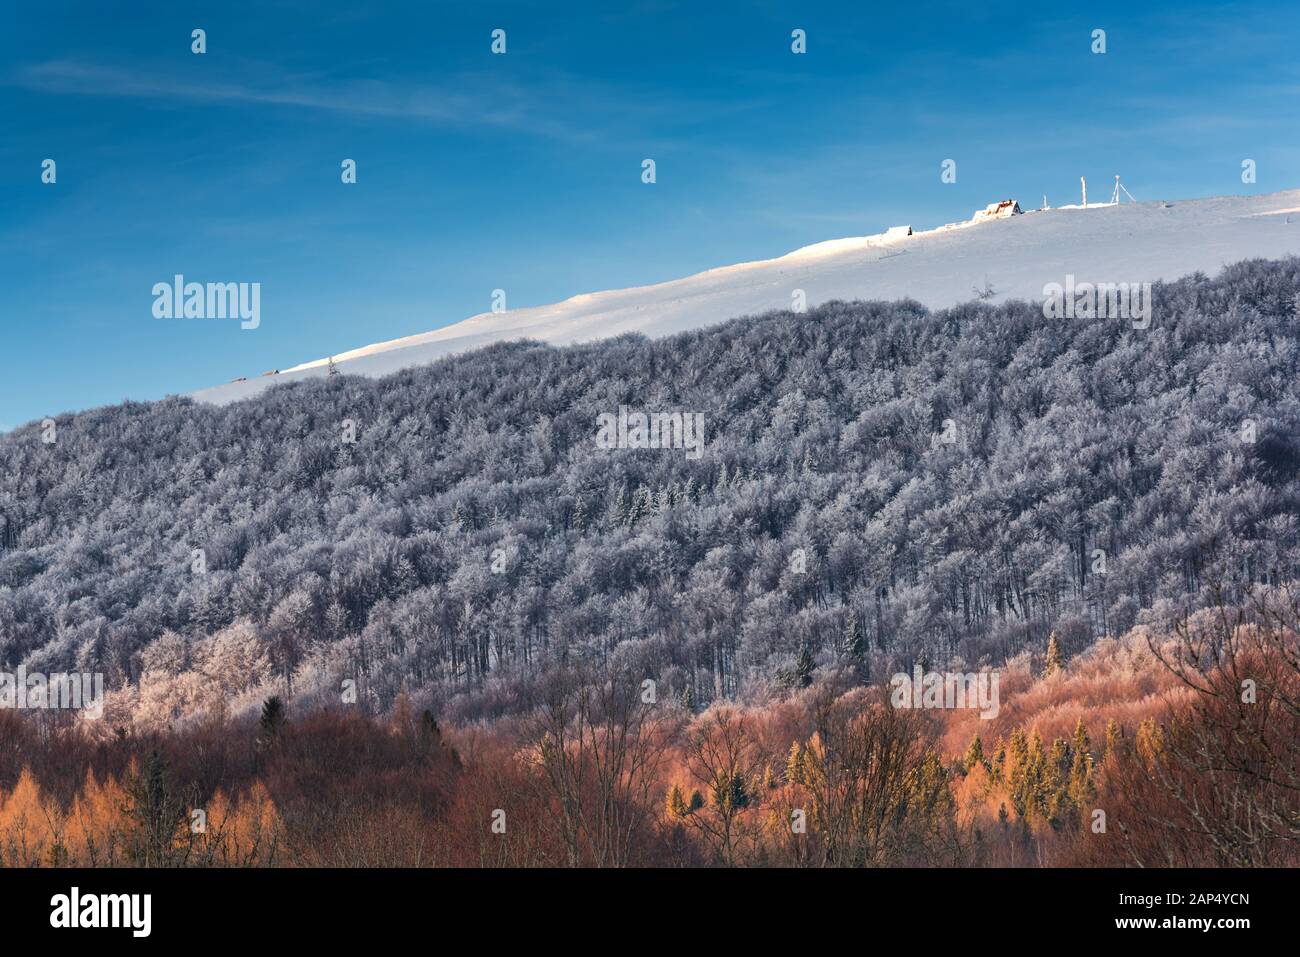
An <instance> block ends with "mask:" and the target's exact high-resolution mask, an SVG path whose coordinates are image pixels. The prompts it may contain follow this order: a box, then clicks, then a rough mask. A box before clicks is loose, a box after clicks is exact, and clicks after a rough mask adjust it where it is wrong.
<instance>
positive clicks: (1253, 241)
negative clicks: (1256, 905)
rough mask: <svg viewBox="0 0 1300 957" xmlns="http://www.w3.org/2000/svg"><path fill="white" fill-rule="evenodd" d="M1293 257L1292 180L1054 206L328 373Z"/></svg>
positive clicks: (478, 321) (1298, 231)
mask: <svg viewBox="0 0 1300 957" xmlns="http://www.w3.org/2000/svg"><path fill="white" fill-rule="evenodd" d="M1285 255H1300V190H1289V191H1287V192H1281V193H1273V194H1271V195H1267V196H1250V197H1241V196H1230V197H1217V198H1213V199H1198V200H1188V201H1182V202H1174V203H1163V202H1153V203H1139V204H1133V205H1122V206H1096V207H1089V208H1088V209H1079V208H1068V207H1066V208H1061V209H1055V210H1047V211H1043V212H1031V213H1026V214H1025V215H1023V216H1016V217H1013V218H1011V219H1003V220H995V221H991V222H983V223H978V224H976V223H963V224H959V225H957V226H955V227H942V228H939V229H934V230H929V231H925V232H918V233H915V234H914V235H912V236H908V237H902V238H891V239H888V240H886V239H885V238H884V236H883V234H882V235H879V236H865V237H859V238H853V239H837V240H831V241H830V242H824V243H817V244H816V245H813V246H806V247H804V248H803V249H798V250H795V251H794V252H792V253H789V254H788V255H785V256H782V257H780V258H778V259H768V260H763V261H760V262H751V263H739V264H737V265H734V266H723V267H721V268H719V269H710V270H708V271H707V272H702V273H699V274H697V275H694V276H688V277H687V278H685V279H678V280H674V281H672V282H665V283H658V284H656V285H653V286H639V287H636V288H632V289H615V290H609V291H607V292H596V293H589V294H586V295H581V296H574V297H573V298H571V299H566V300H564V301H563V302H559V303H555V304H553V305H548V306H537V307H532V308H527V309H515V310H510V311H508V312H503V313H499V314H494V313H490V312H489V313H483V314H481V315H477V316H473V317H471V318H469V319H466V320H464V321H463V322H458V323H456V324H454V325H451V326H447V327H445V328H442V329H437V330H435V331H433V332H426V333H423V334H421V335H415V336H409V337H407V338H405V339H394V340H392V341H389V342H382V343H377V344H375V345H371V346H365V347H363V348H360V349H355V350H353V351H351V352H347V353H343V354H342V355H336V356H335V357H334V361H335V363H336V364H337V366H338V368H339V371H340V372H346V373H353V374H361V375H368V376H381V375H386V374H388V373H390V372H395V371H396V370H398V369H402V368H406V367H408V366H412V365H419V364H422V363H426V362H429V361H431V360H433V359H436V358H439V357H441V356H445V355H449V354H451V353H455V352H463V351H465V350H467V349H472V348H475V347H477V346H482V345H486V344H488V343H492V342H499V341H502V340H510V339H521V338H528V339H536V340H540V341H543V342H549V343H553V344H556V345H563V344H566V343H573V342H584V341H588V340H592V339H601V338H605V337H608V336H616V335H620V334H622V333H625V332H641V333H644V334H645V335H648V336H660V335H666V334H669V333H674V332H680V331H681V330H683V329H694V328H699V327H701V326H707V325H711V324H713V323H717V322H723V321H725V320H727V319H731V318H734V317H736V316H743V315H747V314H753V313H761V312H767V311H769V310H772V309H789V308H790V305H791V294H792V292H793V290H795V289H802V290H804V292H805V295H806V297H807V303H808V305H809V306H814V305H816V304H818V303H821V302H825V301H827V300H830V299H898V298H902V297H911V298H913V299H916V300H919V301H920V302H922V303H925V304H926V305H928V306H931V307H936V308H938V307H944V306H950V305H953V304H955V303H958V302H962V301H965V300H968V299H971V298H973V290H974V289H975V288H977V287H978V288H984V286H985V284H986V282H987V283H989V284H991V285H992V286H993V288H994V289H995V290H996V292H997V296H996V298H997V299H1004V298H1017V299H1041V298H1042V293H1043V285H1044V283H1048V282H1060V283H1064V281H1065V276H1066V274H1067V273H1071V274H1073V275H1074V276H1075V278H1076V279H1077V280H1079V281H1105V282H1142V281H1150V280H1156V279H1174V278H1177V277H1179V276H1183V275H1186V274H1187V273H1191V272H1195V271H1198V270H1200V271H1203V272H1206V273H1210V274H1213V273H1214V272H1216V271H1217V270H1218V269H1219V267H1221V266H1223V265H1225V264H1227V263H1230V262H1236V261H1238V260H1241V259H1248V258H1253V257H1266V258H1277V257H1280V256H1285ZM326 361H327V360H325V359H319V360H316V361H314V362H307V363H304V364H302V365H299V366H295V367H293V368H292V369H287V370H284V371H283V372H281V374H280V375H278V376H265V377H257V378H251V379H249V380H248V381H246V382H233V383H229V384H227V385H221V386H217V387H215V388H211V389H204V390H201V391H199V392H196V393H194V394H193V395H194V398H196V399H199V400H201V401H206V402H216V403H225V402H231V401H235V400H237V399H243V398H248V397H249V396H252V395H256V394H257V393H258V392H260V391H262V390H263V389H266V388H268V387H270V386H272V385H275V384H278V383H282V382H286V381H292V380H294V379H299V378H303V377H308V376H320V375H325V374H326V371H327V365H326Z"/></svg>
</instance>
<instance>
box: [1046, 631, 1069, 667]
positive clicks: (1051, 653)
mask: <svg viewBox="0 0 1300 957" xmlns="http://www.w3.org/2000/svg"><path fill="white" fill-rule="evenodd" d="M1064 664H1065V659H1064V658H1063V657H1062V655H1061V643H1060V642H1059V641H1057V640H1056V632H1052V633H1051V634H1050V635H1048V636H1047V665H1046V667H1044V668H1043V677H1044V678H1048V677H1051V676H1052V675H1054V674H1056V673H1057V672H1058V671H1060V670H1061V667H1062V666H1063V665H1064Z"/></svg>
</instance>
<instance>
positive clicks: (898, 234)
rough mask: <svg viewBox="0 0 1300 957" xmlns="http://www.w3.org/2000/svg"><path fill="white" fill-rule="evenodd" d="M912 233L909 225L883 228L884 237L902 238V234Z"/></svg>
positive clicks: (908, 234)
mask: <svg viewBox="0 0 1300 957" xmlns="http://www.w3.org/2000/svg"><path fill="white" fill-rule="evenodd" d="M910 235H912V227H911V226H890V227H889V228H888V229H886V230H885V238H886V239H902V238H903V237H904V236H910Z"/></svg>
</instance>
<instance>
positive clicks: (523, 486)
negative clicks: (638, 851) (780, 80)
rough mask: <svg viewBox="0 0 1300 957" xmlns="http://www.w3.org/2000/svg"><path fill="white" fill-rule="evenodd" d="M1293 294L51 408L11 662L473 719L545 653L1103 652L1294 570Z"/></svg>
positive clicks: (472, 363) (15, 525) (718, 336)
mask: <svg viewBox="0 0 1300 957" xmlns="http://www.w3.org/2000/svg"><path fill="white" fill-rule="evenodd" d="M1298 292H1300V260H1294V259H1292V260H1286V261H1282V262H1274V263H1268V262H1262V261H1252V262H1246V263H1241V264H1238V265H1235V266H1233V267H1230V268H1228V269H1227V270H1225V271H1224V272H1223V274H1222V275H1220V276H1218V277H1216V278H1208V277H1205V276H1203V275H1195V276H1190V277H1187V278H1185V279H1182V280H1180V281H1177V282H1173V283H1166V284H1158V285H1157V286H1156V287H1155V290H1154V319H1153V322H1152V324H1151V327H1150V328H1148V329H1134V328H1132V327H1131V325H1130V324H1129V323H1127V322H1123V321H1119V320H1072V321H1065V320H1047V319H1045V318H1044V317H1043V311H1042V308H1041V304H1039V303H1026V302H1011V303H1005V304H988V303H970V304H967V305H964V306H960V307H957V308H953V309H949V310H943V311H937V312H932V311H929V310H927V309H925V308H924V307H922V306H920V305H918V304H917V303H914V302H907V301H904V302H896V303H880V302H852V303H845V302H836V303H830V304H827V305H824V306H822V307H819V308H816V309H813V310H810V311H809V312H807V313H806V314H800V315H795V314H791V313H773V314H769V315H765V316H758V317H746V318H740V319H735V320H732V321H730V322H727V323H726V324H724V325H720V326H716V327H713V328H710V329H706V330H701V331H695V332H689V333H683V334H680V335H677V336H673V337H671V338H666V339H659V340H653V341H651V340H646V339H643V338H639V337H628V338H623V339H617V340H613V341H606V342H601V343H597V344H592V345H585V346H575V347H569V348H563V349H557V348H552V347H547V346H539V345H536V344H529V343H513V344H508V345H502V346H494V347H491V348H487V349H484V350H481V351H478V352H473V353H469V354H466V355H463V356H459V357H454V358H450V359H446V360H443V361H440V362H438V363H436V364H434V365H431V366H427V367H422V368H415V369H410V370H408V371H405V372H402V373H399V374H397V375H394V376H391V377H389V378H386V379H382V380H369V379H362V378H355V377H350V376H333V377H330V378H326V379H321V380H317V381H311V382H303V383H298V384H294V385H288V386H284V387H280V388H277V389H273V390H271V391H270V392H269V393H267V394H265V395H264V396H262V397H260V398H258V399H254V400H250V401H247V402H243V403H237V404H233V405H228V406H224V407H214V406H206V405H199V404H195V403H193V402H191V401H189V400H187V399H180V398H173V399H169V400H166V401H162V402H156V403H128V404H124V405H121V406H116V407H109V408H103V409H98V410H94V411H90V412H84V413H79V414H76V415H62V416H57V417H56V418H55V423H56V429H57V431H56V435H55V440H54V441H53V442H47V441H43V430H42V428H41V425H40V423H32V424H30V425H27V426H25V427H23V428H20V429H17V430H15V431H13V432H12V433H9V434H7V435H4V436H0V666H3V667H4V668H6V669H9V670H12V669H14V668H15V667H16V666H17V665H19V664H20V663H22V664H25V665H26V666H27V668H28V669H30V670H41V671H46V672H55V671H61V670H72V669H76V670H89V671H101V670H102V671H103V672H105V674H106V676H107V679H106V680H107V684H108V685H109V686H110V687H114V688H119V689H122V688H127V689H128V692H127V693H129V694H130V695H133V696H135V697H134V699H133V700H135V701H136V703H137V705H138V706H139V707H141V708H155V709H160V710H162V711H164V712H166V713H168V714H169V715H171V716H178V715H179V714H182V713H185V712H186V711H188V710H191V709H196V708H199V707H201V706H202V705H203V704H204V703H205V702H208V703H211V701H212V700H213V698H214V696H216V697H221V698H225V699H228V700H236V699H238V698H239V697H240V696H241V695H246V696H248V698H249V700H253V699H254V698H255V699H256V700H257V701H258V702H260V700H261V698H262V697H264V694H262V692H263V691H264V690H265V689H266V688H268V687H272V686H279V687H280V688H283V689H286V690H287V691H288V693H289V694H290V695H291V697H293V699H294V700H296V701H301V700H310V699H311V697H312V696H314V695H325V694H328V695H330V696H337V689H338V681H339V679H340V678H341V677H352V678H354V679H355V680H356V681H357V682H358V683H359V686H360V689H361V692H362V694H363V696H364V699H365V700H366V701H368V702H370V703H371V704H373V705H374V706H375V707H376V708H385V707H387V706H388V705H389V704H390V703H391V702H392V701H393V700H394V699H395V698H396V696H397V695H398V693H399V692H400V691H401V690H402V689H403V688H405V689H406V690H407V691H408V692H409V693H410V696H411V698H412V699H413V700H414V701H415V702H417V703H418V705H419V706H421V707H429V708H431V709H432V710H433V712H434V713H435V714H438V715H450V716H452V717H453V718H458V719H472V718H476V717H486V716H492V715H495V714H501V713H504V712H507V711H510V710H512V709H513V708H514V707H515V706H516V705H517V703H518V702H519V701H520V700H521V699H522V697H523V696H524V694H525V693H526V691H527V689H528V687H529V685H530V683H531V682H533V681H534V680H535V679H536V677H537V676H538V675H539V674H540V672H541V671H542V669H543V668H544V667H545V666H546V665H547V664H548V663H553V662H565V663H568V662H575V663H576V662H577V661H579V660H595V661H604V660H605V659H607V658H610V657H618V658H620V660H621V661H622V662H623V663H624V664H627V663H629V662H631V663H633V666H634V667H635V668H636V669H637V670H643V671H644V672H645V674H646V675H647V676H651V677H653V678H655V679H656V681H657V683H658V687H659V689H660V691H659V693H660V694H661V695H672V696H673V697H675V698H678V699H681V700H683V701H685V702H687V703H689V704H690V705H692V706H693V707H695V708H700V707H703V706H704V705H706V704H707V703H709V702H710V701H712V700H715V699H717V698H719V697H734V698H740V699H753V698H759V697H762V696H764V695H766V694H769V693H771V692H773V691H776V690H779V689H781V688H783V687H785V688H788V687H792V686H799V685H805V684H807V683H808V682H809V681H810V680H811V678H812V677H813V674H814V673H815V672H820V673H822V674H823V675H827V674H842V675H844V676H848V678H849V679H850V680H858V681H867V680H876V679H879V678H881V677H884V676H886V675H887V674H889V673H891V672H892V671H895V670H900V669H908V668H910V667H911V666H912V664H913V663H914V662H917V661H923V662H926V663H928V664H929V665H939V666H952V665H953V664H955V663H957V662H964V663H966V664H967V665H971V666H973V665H975V664H977V663H980V662H989V663H999V662H1001V661H1003V660H1005V659H1006V658H1007V657H1009V656H1011V655H1013V654H1015V653H1017V652H1019V651H1021V650H1023V649H1025V648H1027V647H1029V648H1033V647H1041V645H1042V644H1043V643H1044V642H1045V641H1046V638H1047V635H1048V632H1049V631H1050V630H1053V629H1054V630H1055V631H1056V632H1057V634H1058V635H1059V636H1060V639H1061V641H1062V643H1063V645H1064V646H1065V649H1066V651H1067V653H1077V652H1078V651H1080V650H1082V649H1083V648H1084V647H1085V646H1086V645H1088V644H1089V643H1091V642H1092V640H1093V639H1094V638H1096V637H1098V636H1100V635H1103V634H1111V635H1116V634H1120V633H1122V632H1124V631H1125V630H1127V629H1128V628H1130V627H1131V626H1133V625H1134V624H1135V623H1139V622H1140V621H1142V620H1143V618H1144V616H1158V615H1161V614H1163V613H1164V612H1166V611H1169V610H1172V609H1174V608H1178V607H1182V606H1184V605H1187V604H1189V603H1195V602H1202V601H1204V600H1205V597H1206V593H1207V591H1208V588H1209V586H1210V585H1212V584H1218V583H1226V584H1227V586H1228V587H1229V588H1230V589H1232V588H1240V586H1241V585H1242V584H1244V583H1245V582H1248V581H1254V582H1274V583H1276V582H1279V581H1283V580H1292V579H1294V578H1295V577H1296V569H1297V558H1298V552H1297V546H1298V545H1300V528H1297V513H1298V511H1300V508H1298V506H1300V482H1297V466H1298V465H1300V401H1298V395H1300V378H1298V373H1300V354H1298V352H1297V347H1298V342H1297V335H1298V333H1300V317H1298V315H1297V306H1296V301H1297V293H1298ZM619 406H628V407H630V408H633V409H640V410H646V411H660V410H664V411H673V410H683V411H695V412H702V413H704V421H705V439H706V444H705V448H704V454H703V457H702V458H700V459H699V460H693V459H691V458H688V457H687V456H686V454H685V453H684V452H683V451H681V450H671V449H664V450H649V449H637V450H626V449H623V450H617V449H615V450H609V449H601V448H598V447H597V443H596V441H595V434H596V421H597V416H599V415H600V414H602V413H609V412H615V411H617V409H618V408H619ZM45 431H48V430H45ZM353 431H354V432H355V442H348V441H345V439H346V438H348V437H349V435H350V434H351V433H352V432H353Z"/></svg>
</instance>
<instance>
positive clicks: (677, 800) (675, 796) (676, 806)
mask: <svg viewBox="0 0 1300 957" xmlns="http://www.w3.org/2000/svg"><path fill="white" fill-rule="evenodd" d="M690 813H691V808H690V807H688V806H687V804H686V798H685V797H683V796H682V789H681V788H680V787H678V786H677V785H676V784H674V785H673V786H672V787H671V788H670V789H669V791H668V816H669V817H685V816H686V815H688V814H690Z"/></svg>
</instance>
